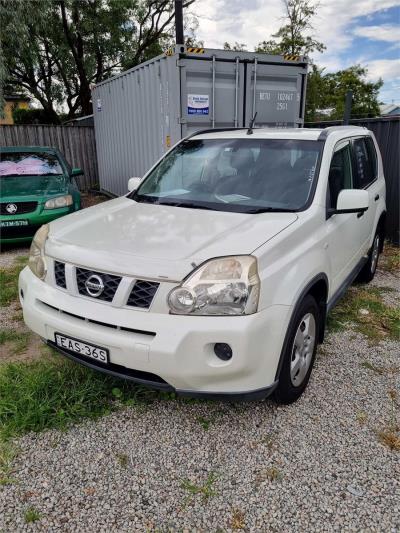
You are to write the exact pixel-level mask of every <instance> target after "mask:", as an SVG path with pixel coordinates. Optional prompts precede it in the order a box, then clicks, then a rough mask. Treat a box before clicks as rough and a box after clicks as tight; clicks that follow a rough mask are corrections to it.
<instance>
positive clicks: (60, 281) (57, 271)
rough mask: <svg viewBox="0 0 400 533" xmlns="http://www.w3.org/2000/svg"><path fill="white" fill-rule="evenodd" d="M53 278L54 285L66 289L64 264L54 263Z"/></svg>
mask: <svg viewBox="0 0 400 533" xmlns="http://www.w3.org/2000/svg"><path fill="white" fill-rule="evenodd" d="M54 277H55V279H56V285H58V286H59V287H62V288H63V289H66V288H67V281H66V279H65V263H60V261H54Z"/></svg>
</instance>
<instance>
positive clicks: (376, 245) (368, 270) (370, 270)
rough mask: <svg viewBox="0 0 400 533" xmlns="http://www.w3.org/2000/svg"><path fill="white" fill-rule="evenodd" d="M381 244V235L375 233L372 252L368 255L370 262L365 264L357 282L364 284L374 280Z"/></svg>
mask: <svg viewBox="0 0 400 533" xmlns="http://www.w3.org/2000/svg"><path fill="white" fill-rule="evenodd" d="M381 244H382V243H381V235H380V234H379V232H378V231H377V232H376V233H375V237H374V241H373V243H372V247H371V250H370V251H369V254H368V261H367V262H366V263H365V265H364V266H363V268H362V270H361V272H360V273H359V274H358V277H357V281H360V282H362V283H369V282H370V281H372V280H373V279H374V276H375V272H376V267H377V266H378V260H379V254H380V251H381Z"/></svg>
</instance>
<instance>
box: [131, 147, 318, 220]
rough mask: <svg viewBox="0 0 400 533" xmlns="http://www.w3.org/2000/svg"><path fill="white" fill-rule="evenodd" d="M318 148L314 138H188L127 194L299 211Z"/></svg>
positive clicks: (206, 205)
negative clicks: (133, 190)
mask: <svg viewBox="0 0 400 533" xmlns="http://www.w3.org/2000/svg"><path fill="white" fill-rule="evenodd" d="M320 154H321V143H319V142H317V141H299V140H288V139H216V140H214V139H213V140H195V139H192V140H187V141H183V142H182V143H181V144H180V145H179V146H177V147H176V148H175V149H174V150H173V151H172V152H171V153H170V154H168V155H167V156H166V157H165V158H164V159H163V160H162V161H161V163H160V164H159V165H158V166H157V167H156V168H155V169H154V170H153V172H151V173H150V174H149V176H148V177H147V178H146V180H145V181H144V182H143V183H142V185H141V186H140V187H139V189H138V190H137V191H136V192H135V193H133V194H131V195H130V197H131V198H133V199H134V200H136V201H138V202H149V203H158V204H164V205H175V206H179V207H192V208H199V209H215V210H219V211H235V212H241V213H258V212H264V211H297V210H300V209H302V208H303V207H304V206H305V204H306V203H307V200H308V198H309V196H310V192H311V188H312V185H313V182H314V180H315V179H316V170H317V168H318V163H319V158H320Z"/></svg>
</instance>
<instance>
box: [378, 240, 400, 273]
mask: <svg viewBox="0 0 400 533" xmlns="http://www.w3.org/2000/svg"><path fill="white" fill-rule="evenodd" d="M380 264H381V266H382V268H383V269H384V270H386V271H387V272H390V273H392V274H398V272H399V271H400V251H399V249H398V248H397V247H395V246H392V245H390V244H386V245H385V250H384V253H383V255H382V257H381V260H380Z"/></svg>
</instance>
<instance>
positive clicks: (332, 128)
mask: <svg viewBox="0 0 400 533" xmlns="http://www.w3.org/2000/svg"><path fill="white" fill-rule="evenodd" d="M354 128H357V129H360V130H361V129H363V130H366V129H367V128H363V127H360V126H328V127H327V128H324V129H323V130H322V131H321V133H320V134H319V137H318V140H319V141H326V139H327V138H328V136H329V135H330V134H331V133H335V131H343V129H348V130H354Z"/></svg>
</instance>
